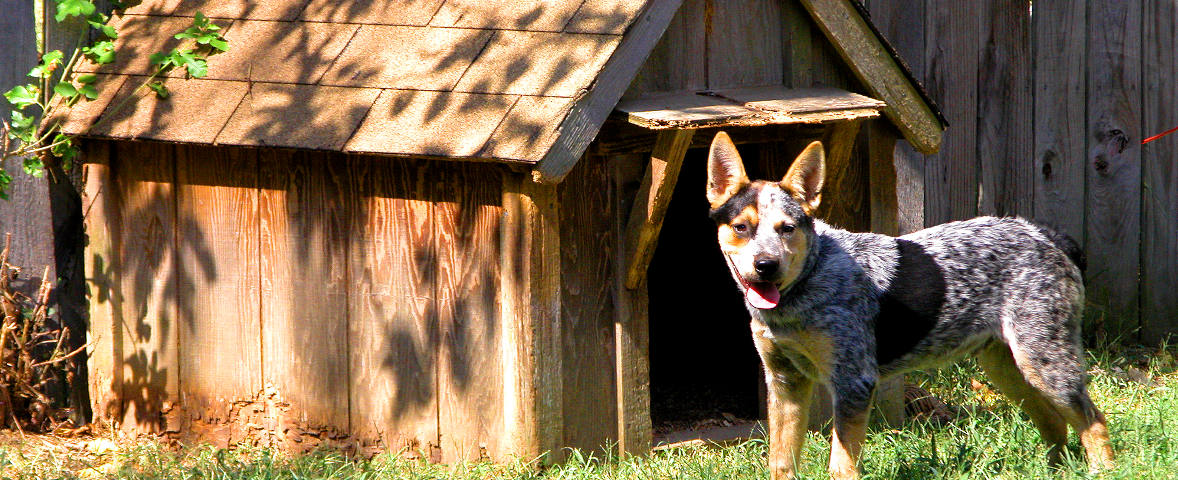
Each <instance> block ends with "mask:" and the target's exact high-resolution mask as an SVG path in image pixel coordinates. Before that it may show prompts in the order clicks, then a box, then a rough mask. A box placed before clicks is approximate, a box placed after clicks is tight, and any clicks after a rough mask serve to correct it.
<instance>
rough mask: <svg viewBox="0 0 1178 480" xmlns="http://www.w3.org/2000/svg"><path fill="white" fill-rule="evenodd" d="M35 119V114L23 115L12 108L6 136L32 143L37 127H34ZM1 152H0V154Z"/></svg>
mask: <svg viewBox="0 0 1178 480" xmlns="http://www.w3.org/2000/svg"><path fill="white" fill-rule="evenodd" d="M36 120H37V118H36V117H35V116H32V115H29V116H25V114H23V113H21V112H19V111H17V110H13V111H12V123H11V124H10V125H9V126H11V127H12V129H11V130H9V131H8V138H13V139H17V140H20V141H22V142H24V143H32V142H33V138H35V137H36V135H37V129H36V128H34V125H36ZM3 153H4V152H0V155H2V154H3Z"/></svg>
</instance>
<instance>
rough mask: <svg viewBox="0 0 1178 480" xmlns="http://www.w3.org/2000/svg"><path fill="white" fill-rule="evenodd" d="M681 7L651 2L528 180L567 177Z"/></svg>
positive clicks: (670, 0) (674, 0)
mask: <svg viewBox="0 0 1178 480" xmlns="http://www.w3.org/2000/svg"><path fill="white" fill-rule="evenodd" d="M681 3H682V0H651V2H650V5H648V6H647V7H646V11H644V12H642V14H641V15H639V16H638V19H637V20H635V21H634V24H632V25H630V27H629V30H628V31H627V32H626V35H625V37H624V38H623V39H622V42H621V43H620V44H618V48H617V49H616V50H614V54H613V56H611V57H610V58H609V60H607V61H606V62H605V65H604V66H602V68H601V73H600V74H599V75H598V76H597V80H596V81H595V83H594V85H593V87H592V89H590V90H589V91H588V92H585V93H584V94H583V95H580V96H579V99H578V101H577V102H576V103H575V104H573V108H572V111H570V112H569V115H568V116H567V117H565V119H564V122H561V124H560V128H559V130H558V131H559V132H560V137H559V138H557V139H556V143H555V144H553V145H552V148H551V149H549V150H548V153H547V154H545V155H544V158H542V159H540V162H539V163H537V164H536V167H535V168H534V169H533V170H532V178H534V179H535V180H536V181H538V182H542V183H560V181H561V180H562V179H564V176H565V175H568V173H569V171H571V170H572V169H573V166H574V165H576V164H577V161H578V160H580V159H581V154H582V153H584V152H585V148H586V147H588V146H589V142H591V141H593V138H594V137H596V136H597V131H598V130H599V129H600V128H601V124H602V123H603V122H605V119H606V117H608V116H609V113H610V112H611V111H613V109H614V105H617V103H618V100H620V99H621V98H622V94H623V93H625V91H626V88H627V87H629V86H630V82H631V81H633V80H634V76H635V75H637V74H638V69H639V68H641V67H642V64H643V63H644V62H645V61H646V57H647V56H648V55H650V51H651V50H653V49H654V46H655V44H656V43H658V41H659V38H662V36H663V31H664V30H666V29H667V25H669V24H670V23H671V18H672V17H674V15H675V12H676V11H677V10H679V5H680V4H681Z"/></svg>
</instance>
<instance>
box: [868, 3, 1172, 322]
mask: <svg viewBox="0 0 1178 480" xmlns="http://www.w3.org/2000/svg"><path fill="white" fill-rule="evenodd" d="M864 3H866V4H867V6H868V9H869V10H870V11H871V13H872V15H873V20H874V21H875V23H876V25H877V26H879V27H880V28H881V30H882V31H883V32H884V33H885V35H886V36H887V37H888V38H889V40H890V41H891V43H892V44H893V46H895V47H896V49H897V50H898V51H899V53H900V54H901V56H902V57H904V58H905V59H906V60H907V61H908V63H909V65H910V66H912V67H913V70H914V72H915V74H916V76H917V77H918V78H919V79H921V80H922V81H923V82H924V85H925V86H926V87H927V88H928V90H929V93H930V94H931V95H932V97H933V98H934V99H935V100H936V101H937V102H938V104H939V106H940V108H941V110H942V111H943V112H944V113H945V115H946V116H947V117H948V119H949V123H950V126H949V128H948V131H947V132H946V134H945V143H944V146H943V147H942V150H941V152H940V153H939V154H937V155H931V156H927V157H923V156H920V155H917V154H915V153H913V152H911V151H908V150H906V147H905V146H904V145H903V144H904V142H900V144H901V145H900V146H899V147H898V152H900V153H898V155H897V177H898V182H899V193H900V195H901V197H902V198H901V205H904V204H905V201H904V200H903V198H904V197H905V196H906V195H907V196H914V197H915V198H921V199H922V200H923V204H924V212H923V213H924V217H925V218H924V219H923V222H911V221H910V220H908V221H906V220H905V219H906V218H907V219H911V218H912V217H914V215H913V213H912V212H911V211H909V212H901V227H902V229H904V230H907V229H908V228H907V227H905V224H907V225H909V226H912V227H914V226H916V225H918V224H920V223H923V225H925V226H930V225H935V224H938V223H942V222H945V221H950V220H958V219H963V218H968V217H971V216H973V215H977V214H992V215H1024V216H1028V217H1031V218H1034V219H1036V220H1039V221H1041V222H1043V223H1046V224H1049V225H1052V226H1054V227H1056V228H1057V229H1059V230H1060V231H1062V232H1064V233H1067V234H1068V235H1070V236H1072V237H1074V238H1075V239H1076V240H1078V241H1079V242H1080V243H1081V244H1082V245H1083V246H1084V248H1085V252H1086V253H1087V256H1088V261H1089V268H1088V271H1087V277H1088V294H1089V295H1088V296H1089V301H1088V306H1089V308H1088V311H1089V320H1090V322H1089V323H1090V326H1089V327H1088V328H1089V330H1090V332H1089V333H1090V334H1095V336H1097V337H1102V336H1103V337H1107V338H1109V339H1116V338H1120V339H1124V340H1130V341H1136V340H1142V341H1146V342H1156V341H1158V340H1160V339H1162V338H1164V337H1165V336H1166V335H1168V334H1174V333H1178V315H1176V314H1178V297H1175V296H1173V295H1168V294H1167V293H1166V290H1167V289H1168V288H1169V285H1171V283H1172V281H1173V280H1174V279H1176V278H1178V262H1176V261H1175V258H1178V228H1175V227H1176V226H1178V225H1176V221H1175V219H1174V218H1175V217H1174V215H1173V212H1174V211H1175V207H1176V206H1178V191H1176V188H1178V185H1176V183H1178V182H1176V179H1175V176H1176V175H1178V172H1176V171H1175V168H1174V167H1173V161H1172V160H1173V157H1174V153H1175V145H1176V142H1178V135H1176V136H1170V137H1164V138H1162V139H1160V140H1157V141H1155V142H1152V143H1149V144H1147V145H1141V141H1142V139H1143V138H1144V137H1147V136H1150V135H1153V134H1155V133H1159V132H1161V131H1164V130H1166V129H1168V128H1170V127H1173V126H1175V125H1178V100H1175V98H1176V97H1174V96H1173V95H1170V94H1169V93H1168V92H1172V91H1173V90H1174V87H1175V77H1176V75H1175V72H1176V65H1178V57H1176V56H1174V55H1171V54H1170V52H1172V50H1173V48H1174V46H1175V39H1176V38H1178V31H1176V30H1175V27H1174V19H1175V17H1174V15H1175V13H1174V11H1173V10H1174V9H1173V5H1170V4H1169V3H1168V2H1142V1H1130V2H1118V3H1116V4H1106V3H1100V2H1095V3H1093V2H1089V3H1088V4H1083V3H1076V2H1033V3H1034V8H1033V10H1032V8H1031V7H1032V5H1031V4H1032V2H1030V1H1029V0H985V1H980V2H957V1H951V0H918V1H914V2H897V1H893V0H867V1H865V2H864ZM922 157H923V158H922ZM909 167H911V168H909ZM921 168H923V170H924V174H923V175H907V174H906V172H908V171H915V170H917V169H921ZM906 176H907V177H908V180H907V181H906V180H905V177H906ZM918 180H923V181H922V182H919V184H917V183H918ZM906 192H909V193H906Z"/></svg>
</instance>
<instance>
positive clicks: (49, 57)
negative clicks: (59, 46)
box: [41, 50, 65, 65]
mask: <svg viewBox="0 0 1178 480" xmlns="http://www.w3.org/2000/svg"><path fill="white" fill-rule="evenodd" d="M64 57H65V54H63V53H61V50H54V51H52V52H49V53H46V54H45V55H42V56H41V63H44V64H46V65H48V64H51V63H59V62H61V59H62V58H64Z"/></svg>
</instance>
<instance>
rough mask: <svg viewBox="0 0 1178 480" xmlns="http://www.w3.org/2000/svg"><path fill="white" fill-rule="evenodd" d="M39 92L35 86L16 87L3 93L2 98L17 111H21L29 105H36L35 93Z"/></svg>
mask: <svg viewBox="0 0 1178 480" xmlns="http://www.w3.org/2000/svg"><path fill="white" fill-rule="evenodd" d="M39 92H40V90H38V89H37V86H36V85H17V86H15V87H12V90H9V91H7V92H4V98H7V99H8V103H11V104H12V105H13V106H14V107H16V108H17V109H23V108H25V107H27V106H29V105H36V104H37V93H39Z"/></svg>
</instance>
